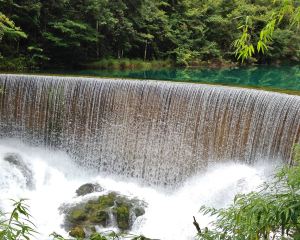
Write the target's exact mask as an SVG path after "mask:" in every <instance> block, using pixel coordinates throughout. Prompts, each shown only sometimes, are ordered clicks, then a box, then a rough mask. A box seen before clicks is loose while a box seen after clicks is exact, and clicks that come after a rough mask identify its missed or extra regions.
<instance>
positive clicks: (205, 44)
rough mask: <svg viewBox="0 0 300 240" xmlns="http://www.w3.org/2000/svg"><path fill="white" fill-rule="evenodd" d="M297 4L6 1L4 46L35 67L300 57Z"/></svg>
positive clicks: (0, 12) (7, 53)
mask: <svg viewBox="0 0 300 240" xmlns="http://www.w3.org/2000/svg"><path fill="white" fill-rule="evenodd" d="M299 9H300V7H299V3H297V1H292V0H281V1H274V0H18V1H17V0H0V39H2V41H1V45H0V52H1V53H2V55H3V56H4V57H6V58H7V59H15V58H22V59H24V61H25V62H26V63H27V64H29V65H30V67H32V66H47V65H48V66H49V65H50V66H54V65H56V66H57V65H61V66H66V65H69V66H70V65H71V66H74V65H78V64H82V63H86V62H89V61H94V60H98V59H102V58H139V59H145V60H153V59H171V60H174V61H175V62H176V63H177V64H181V65H193V64H199V63H200V62H201V61H236V59H237V58H239V60H245V59H249V58H250V61H257V62H258V63H261V62H270V61H273V62H274V61H279V60H280V61H282V60H289V61H299V59H300V34H299V32H298V30H297V29H299V22H300V21H299V19H300V10H299ZM291 12H293V14H290V13H291ZM7 27H8V28H10V29H12V30H7V29H8V28H7ZM236 39H238V40H236ZM266 50H268V51H266ZM245 54H246V55H245Z"/></svg>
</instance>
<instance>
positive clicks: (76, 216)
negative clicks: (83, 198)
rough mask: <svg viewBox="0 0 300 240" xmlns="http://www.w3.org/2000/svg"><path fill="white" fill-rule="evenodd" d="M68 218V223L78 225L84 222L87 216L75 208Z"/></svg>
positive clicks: (81, 210)
mask: <svg viewBox="0 0 300 240" xmlns="http://www.w3.org/2000/svg"><path fill="white" fill-rule="evenodd" d="M68 218H69V221H70V222H73V223H79V222H82V221H84V220H86V218H87V214H86V212H85V211H84V210H83V209H80V208H75V209H72V210H71V211H70V213H69V216H68Z"/></svg>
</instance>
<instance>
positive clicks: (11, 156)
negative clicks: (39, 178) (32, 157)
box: [3, 153, 34, 189]
mask: <svg viewBox="0 0 300 240" xmlns="http://www.w3.org/2000/svg"><path fill="white" fill-rule="evenodd" d="M3 159H4V161H6V162H8V163H10V164H11V165H14V166H15V167H16V168H18V169H19V170H20V172H21V173H22V175H23V176H24V177H25V179H26V186H27V187H28V188H30V189H32V188H34V183H33V173H32V171H31V170H30V168H29V167H28V166H27V163H25V162H24V160H23V159H22V157H21V156H20V155H19V154H17V153H7V154H6V155H5V156H4V158H3Z"/></svg>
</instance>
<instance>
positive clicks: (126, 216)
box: [113, 203, 131, 231]
mask: <svg viewBox="0 0 300 240" xmlns="http://www.w3.org/2000/svg"><path fill="white" fill-rule="evenodd" d="M113 213H114V215H115V217H116V221H117V225H118V228H119V229H120V230H122V231H124V230H128V229H129V228H130V225H131V224H130V206H129V204H127V203H122V204H120V205H118V206H116V207H115V208H114V209H113Z"/></svg>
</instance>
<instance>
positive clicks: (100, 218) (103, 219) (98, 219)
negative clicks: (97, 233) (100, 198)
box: [90, 210, 109, 227]
mask: <svg viewBox="0 0 300 240" xmlns="http://www.w3.org/2000/svg"><path fill="white" fill-rule="evenodd" d="M90 221H91V222H93V223H99V224H101V225H102V226H103V227H106V226H107V225H108V223H109V213H108V211H106V210H97V211H95V212H93V213H92V215H91V216H90Z"/></svg>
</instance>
